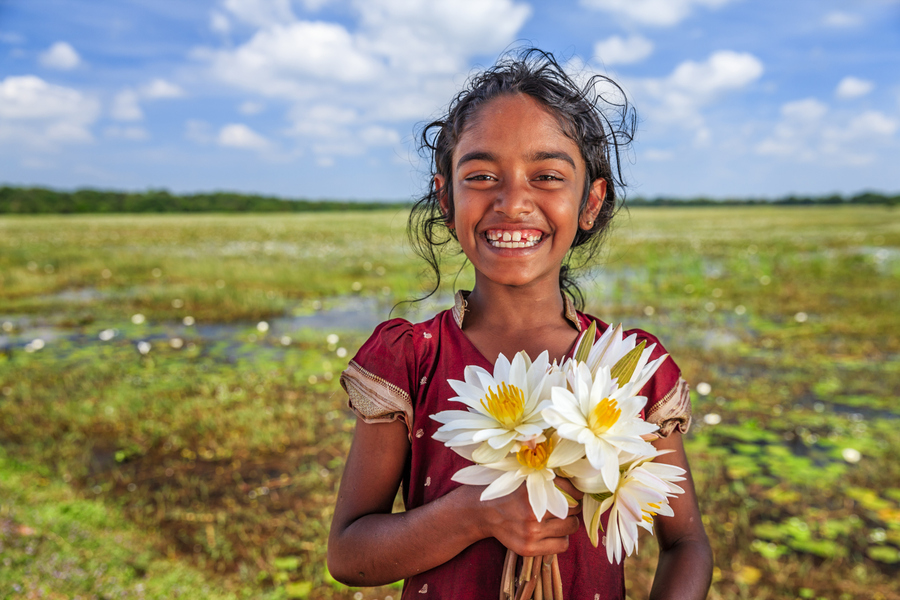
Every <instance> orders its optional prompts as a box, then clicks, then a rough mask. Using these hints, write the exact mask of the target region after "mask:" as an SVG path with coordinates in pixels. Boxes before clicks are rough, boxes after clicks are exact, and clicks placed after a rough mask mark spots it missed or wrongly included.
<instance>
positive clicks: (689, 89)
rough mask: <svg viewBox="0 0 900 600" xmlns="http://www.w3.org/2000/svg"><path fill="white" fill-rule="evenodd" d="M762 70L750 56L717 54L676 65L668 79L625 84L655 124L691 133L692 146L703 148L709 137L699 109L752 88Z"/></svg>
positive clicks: (727, 53) (737, 53)
mask: <svg viewBox="0 0 900 600" xmlns="http://www.w3.org/2000/svg"><path fill="white" fill-rule="evenodd" d="M763 70H764V69H763V64H762V62H760V60H759V59H758V58H756V57H755V56H753V55H752V54H748V53H742V52H732V51H730V50H719V51H717V52H714V53H712V54H711V55H710V56H709V58H707V59H706V60H705V61H703V62H695V61H690V60H689V61H685V62H683V63H681V64H679V65H678V66H677V67H676V68H675V70H674V71H672V73H671V74H670V75H669V76H668V77H664V78H649V79H638V80H634V81H626V82H625V83H626V86H627V87H628V88H629V89H630V90H632V92H633V93H634V94H635V96H636V97H637V100H638V102H639V103H640V104H641V105H643V106H646V109H645V110H646V112H647V113H649V114H650V115H651V118H652V119H653V120H654V121H656V122H658V123H674V124H675V125H677V126H679V127H683V128H686V129H690V130H692V131H694V132H695V133H696V135H695V140H694V141H695V143H697V144H706V143H708V142H709V141H710V137H711V135H710V132H709V130H707V129H706V128H705V123H704V119H703V117H702V114H701V111H702V109H703V108H704V107H706V106H708V105H710V104H712V103H714V102H715V101H716V100H718V99H719V98H720V97H721V96H723V95H725V94H727V93H732V92H735V91H738V90H741V89H743V88H745V87H747V86H748V85H750V84H752V83H753V82H754V81H756V80H757V79H759V78H760V77H761V76H762V73H763Z"/></svg>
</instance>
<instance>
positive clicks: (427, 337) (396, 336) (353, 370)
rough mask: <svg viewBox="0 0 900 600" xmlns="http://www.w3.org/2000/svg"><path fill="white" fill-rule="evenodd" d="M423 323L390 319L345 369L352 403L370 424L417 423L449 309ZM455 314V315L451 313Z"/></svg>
mask: <svg viewBox="0 0 900 600" xmlns="http://www.w3.org/2000/svg"><path fill="white" fill-rule="evenodd" d="M449 312H450V311H443V312H440V313H438V314H437V315H435V316H434V317H432V318H431V319H428V320H427V321H422V322H421V323H411V322H410V321H408V320H406V319H401V318H397V319H390V320H388V321H384V322H383V323H381V324H380V325H378V326H377V327H376V328H375V330H374V331H373V332H372V335H370V336H369V339H368V340H366V341H365V342H364V343H363V345H362V346H361V347H360V349H359V351H358V352H357V353H356V355H355V356H354V357H353V358H352V359H351V360H350V362H349V364H348V365H347V369H346V370H345V371H344V372H343V373H342V374H341V385H342V386H343V388H344V390H346V392H347V394H348V396H349V399H350V407H351V408H352V409H353V410H354V411H355V412H356V413H357V415H359V416H360V417H361V418H362V419H363V420H365V421H366V422H367V423H381V422H387V421H394V420H396V419H400V420H402V421H404V422H405V423H406V424H407V426H409V425H410V423H412V415H413V404H414V400H413V398H414V397H415V392H416V390H417V389H418V386H419V382H420V380H421V372H422V370H423V364H425V363H426V362H427V361H428V357H429V355H430V354H432V353H433V352H434V350H433V349H434V347H435V346H436V344H435V343H434V342H436V341H437V339H439V336H440V332H441V328H442V326H445V324H446V323H445V322H446V319H447V318H448V315H447V313H449ZM450 318H452V317H450Z"/></svg>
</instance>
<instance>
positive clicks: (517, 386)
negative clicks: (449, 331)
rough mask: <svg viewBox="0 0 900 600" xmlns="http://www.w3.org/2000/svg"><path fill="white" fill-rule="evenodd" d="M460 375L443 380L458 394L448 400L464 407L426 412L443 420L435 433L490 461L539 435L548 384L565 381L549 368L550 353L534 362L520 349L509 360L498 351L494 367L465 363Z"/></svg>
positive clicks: (462, 451)
mask: <svg viewBox="0 0 900 600" xmlns="http://www.w3.org/2000/svg"><path fill="white" fill-rule="evenodd" d="M464 376H465V381H459V380H457V379H450V380H448V383H449V384H450V387H452V388H453V390H454V391H455V392H456V393H457V394H459V395H458V396H456V397H455V398H451V399H450V400H451V401H456V402H462V403H463V404H465V405H466V406H467V407H468V410H446V411H442V412H439V413H437V414H435V415H432V417H431V418H433V419H435V420H436V421H438V422H440V423H443V425H442V426H441V427H440V428H439V429H438V430H437V432H436V433H435V434H434V439H436V440H438V441H441V442H444V444H445V445H446V446H448V447H450V448H453V449H454V450H456V451H457V452H459V453H460V454H464V455H467V457H468V455H469V454H470V453H471V458H472V459H473V460H474V461H475V462H478V463H493V462H496V461H499V460H501V459H503V458H505V457H506V456H507V455H508V454H509V453H510V452H512V451H515V450H517V449H518V446H517V445H520V444H521V443H522V442H527V441H533V440H534V441H538V442H540V441H543V439H544V438H543V434H544V430H545V429H547V427H548V426H547V423H546V421H545V420H544V418H543V416H542V415H541V411H542V410H543V409H544V408H546V407H547V406H549V404H550V389H551V388H552V387H553V386H561V385H565V375H563V374H562V372H560V371H555V372H553V373H551V372H550V364H549V354H548V353H547V352H542V353H541V354H540V356H538V357H537V359H536V360H535V361H534V362H531V360H530V359H529V357H528V354H526V353H525V352H519V353H518V354H516V355H515V356H514V357H513V360H512V362H511V363H510V362H509V360H508V359H507V358H506V357H505V356H504V355H502V354H501V355H500V356H499V357H498V358H497V361H496V362H495V363H494V373H493V374H491V373H488V372H487V371H486V370H485V369H483V368H481V367H477V366H467V367H466V368H465V371H464Z"/></svg>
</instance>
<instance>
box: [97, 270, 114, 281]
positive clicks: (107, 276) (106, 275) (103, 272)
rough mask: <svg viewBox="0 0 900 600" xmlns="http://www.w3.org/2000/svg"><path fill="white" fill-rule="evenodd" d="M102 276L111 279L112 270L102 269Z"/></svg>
mask: <svg viewBox="0 0 900 600" xmlns="http://www.w3.org/2000/svg"><path fill="white" fill-rule="evenodd" d="M100 276H101V277H103V279H109V278H110V277H112V271H110V270H109V269H103V270H102V271H100Z"/></svg>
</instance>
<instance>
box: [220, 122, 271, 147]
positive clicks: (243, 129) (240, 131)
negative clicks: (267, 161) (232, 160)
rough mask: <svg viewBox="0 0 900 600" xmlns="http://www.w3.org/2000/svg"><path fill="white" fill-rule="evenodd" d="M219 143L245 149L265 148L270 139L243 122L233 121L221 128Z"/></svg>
mask: <svg viewBox="0 0 900 600" xmlns="http://www.w3.org/2000/svg"><path fill="white" fill-rule="evenodd" d="M217 141H218V142H219V145H221V146H227V147H229V148H241V149H245V150H265V149H267V148H269V146H270V144H269V140H267V139H266V138H264V137H263V136H261V135H260V134H258V133H256V132H255V131H253V130H252V129H250V128H249V127H247V126H246V125H243V124H241V123H231V124H229V125H225V126H224V127H222V129H220V130H219V137H218V139H217Z"/></svg>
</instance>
